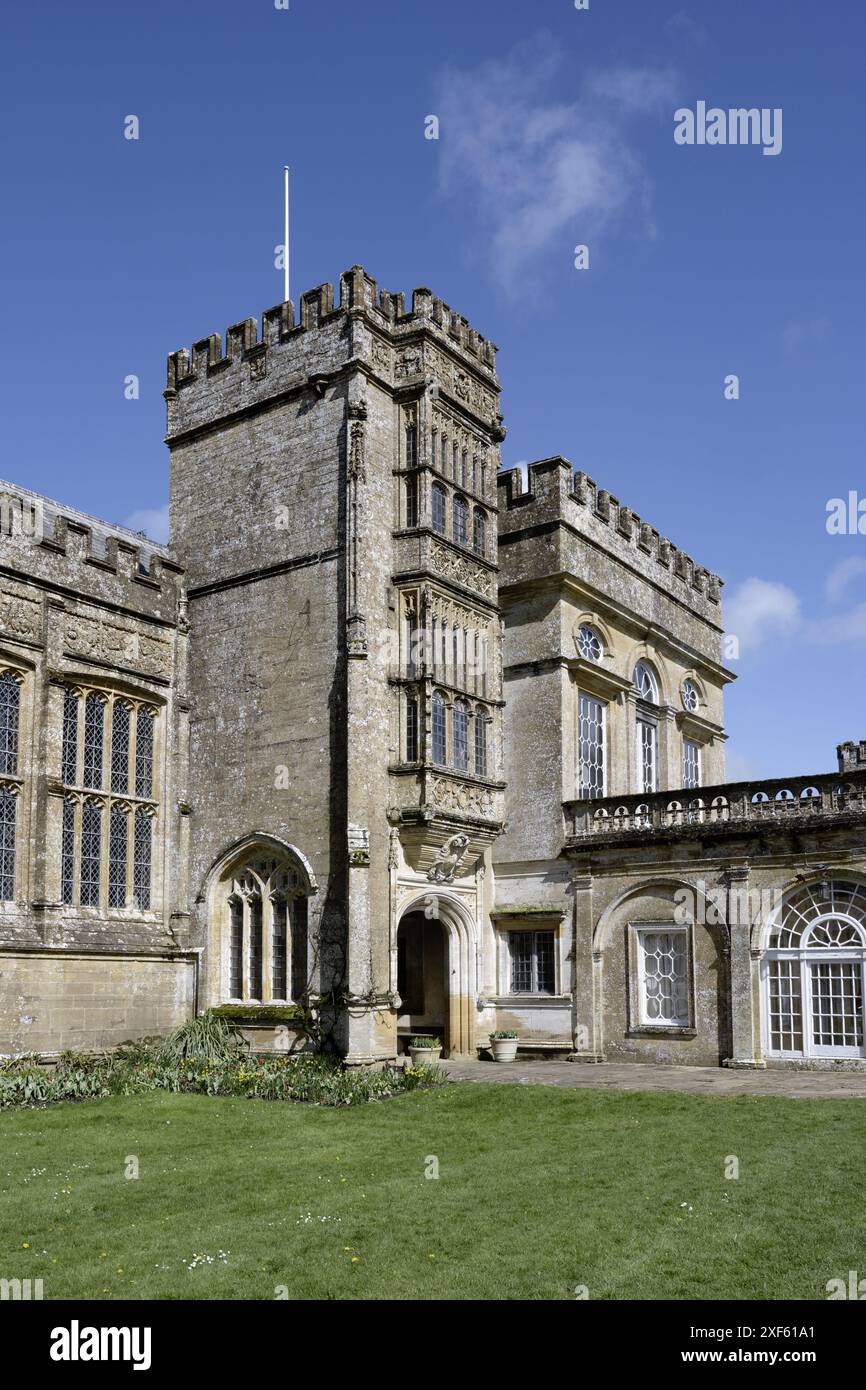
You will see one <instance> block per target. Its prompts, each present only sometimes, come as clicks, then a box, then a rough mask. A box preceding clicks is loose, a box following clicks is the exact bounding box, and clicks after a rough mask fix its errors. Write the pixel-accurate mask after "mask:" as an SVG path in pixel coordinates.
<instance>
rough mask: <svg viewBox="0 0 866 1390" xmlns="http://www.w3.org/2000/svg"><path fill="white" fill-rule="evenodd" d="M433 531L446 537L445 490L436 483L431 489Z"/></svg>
mask: <svg viewBox="0 0 866 1390" xmlns="http://www.w3.org/2000/svg"><path fill="white" fill-rule="evenodd" d="M430 498H431V506H432V524H433V530H434V531H435V532H436V533H437V535H440V536H444V535H445V489H444V487H442V486H441V484H440V483H434V484H433V486H432V488H431V489H430Z"/></svg>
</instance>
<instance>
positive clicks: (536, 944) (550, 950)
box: [508, 930, 556, 994]
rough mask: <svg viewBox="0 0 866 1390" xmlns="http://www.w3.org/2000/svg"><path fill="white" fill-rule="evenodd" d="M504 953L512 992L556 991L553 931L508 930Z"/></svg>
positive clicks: (541, 992) (547, 992) (543, 992)
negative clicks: (507, 963)
mask: <svg viewBox="0 0 866 1390" xmlns="http://www.w3.org/2000/svg"><path fill="white" fill-rule="evenodd" d="M508 955H509V969H510V975H509V984H510V989H511V993H512V994H555V993H556V932H555V931H552V930H542V931H510V932H509V933H508Z"/></svg>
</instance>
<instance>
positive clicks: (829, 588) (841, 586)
mask: <svg viewBox="0 0 866 1390" xmlns="http://www.w3.org/2000/svg"><path fill="white" fill-rule="evenodd" d="M858 574H866V559H864V558H863V557H862V556H860V555H849V557H848V559H847V560H841V561H840V562H839V564H838V565H837V566H836V568H835V569H833V570H831V571H830V573H829V574H828V575H827V579H826V582H825V584H824V591H825V593H826V595H827V597H828V599H829V600H830V602H831V603H838V601H839V599H841V598H842V597H843V595H844V593H845V590H846V589H847V588H848V585H849V584H850V583H851V581H852V579H856V578H857V575H858Z"/></svg>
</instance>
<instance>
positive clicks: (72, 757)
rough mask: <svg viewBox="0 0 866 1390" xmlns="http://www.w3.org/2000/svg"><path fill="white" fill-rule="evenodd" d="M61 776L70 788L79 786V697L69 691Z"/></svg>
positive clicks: (64, 724)
mask: <svg viewBox="0 0 866 1390" xmlns="http://www.w3.org/2000/svg"><path fill="white" fill-rule="evenodd" d="M60 775H61V777H62V779H63V781H64V782H65V783H66V785H67V786H68V787H74V786H77V777H78V696H77V695H76V694H75V692H74V691H72V690H68V689H67V690H64V692H63V752H62V756H61V773H60Z"/></svg>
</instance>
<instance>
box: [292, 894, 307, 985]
mask: <svg viewBox="0 0 866 1390" xmlns="http://www.w3.org/2000/svg"><path fill="white" fill-rule="evenodd" d="M306 992H307V900H306V898H303V897H299V898H294V899H293V901H292V998H293V999H296V1000H297V999H303V998H304V995H305V994H306Z"/></svg>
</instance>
